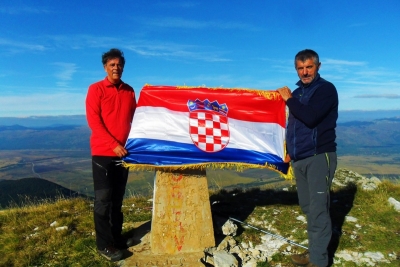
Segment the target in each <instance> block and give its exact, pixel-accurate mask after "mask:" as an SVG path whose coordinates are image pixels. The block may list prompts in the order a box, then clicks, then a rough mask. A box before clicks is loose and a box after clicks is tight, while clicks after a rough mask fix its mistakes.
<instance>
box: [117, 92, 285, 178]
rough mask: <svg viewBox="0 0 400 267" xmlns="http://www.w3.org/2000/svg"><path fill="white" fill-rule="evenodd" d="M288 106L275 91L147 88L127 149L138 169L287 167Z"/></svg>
mask: <svg viewBox="0 0 400 267" xmlns="http://www.w3.org/2000/svg"><path fill="white" fill-rule="evenodd" d="M285 125H286V115H285V102H284V101H283V100H282V98H281V97H280V95H279V94H278V93H277V92H275V91H262V90H250V89H221V88H204V87H176V86H148V85H146V86H144V87H143V89H142V91H141V92H140V97H139V101H138V105H137V108H136V111H135V116H134V119H133V122H132V127H131V131H130V133H129V136H128V140H127V142H126V145H125V148H126V149H127V150H128V155H127V156H126V157H124V158H123V160H124V162H125V163H126V164H127V165H128V166H129V167H132V168H135V166H136V167H139V166H140V167H151V168H156V167H170V168H181V167H183V168H184V167H196V166H198V167H204V166H218V165H220V166H222V167H224V166H233V165H238V166H241V167H249V168H254V167H258V168H259V167H265V168H269V169H273V170H277V171H279V172H282V173H285V174H286V173H287V170H288V164H286V163H284V162H283V158H284V153H285V152H284V141H285Z"/></svg>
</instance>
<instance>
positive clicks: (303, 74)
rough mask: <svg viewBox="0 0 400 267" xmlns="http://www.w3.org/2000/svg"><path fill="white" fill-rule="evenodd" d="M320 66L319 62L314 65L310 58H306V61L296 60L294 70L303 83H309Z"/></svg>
mask: <svg viewBox="0 0 400 267" xmlns="http://www.w3.org/2000/svg"><path fill="white" fill-rule="evenodd" d="M320 66H321V63H320V62H319V63H318V65H316V64H315V63H314V60H313V59H312V58H309V59H306V61H301V60H296V71H297V75H298V76H299V78H300V80H301V82H302V83H303V84H304V85H309V84H310V83H311V82H312V81H313V80H314V79H315V76H317V73H318V70H319V67H320Z"/></svg>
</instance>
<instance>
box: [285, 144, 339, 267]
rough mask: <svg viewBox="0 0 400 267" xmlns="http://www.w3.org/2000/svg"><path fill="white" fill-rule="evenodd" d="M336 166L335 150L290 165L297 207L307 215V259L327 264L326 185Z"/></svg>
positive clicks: (328, 215) (327, 217)
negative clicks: (294, 183) (297, 198)
mask: <svg viewBox="0 0 400 267" xmlns="http://www.w3.org/2000/svg"><path fill="white" fill-rule="evenodd" d="M336 165H337V156H336V152H329V153H323V154H318V155H315V156H312V157H308V158H306V159H303V160H298V161H296V162H294V163H293V164H292V166H293V171H294V175H295V178H296V185H297V195H298V197H299V203H300V207H301V210H302V211H303V212H304V213H305V214H306V215H307V233H308V247H309V252H310V261H311V262H312V263H314V264H316V265H318V266H327V265H328V260H329V258H328V245H329V242H330V239H331V235H332V222H331V217H330V214H329V207H330V192H329V190H330V186H331V184H332V179H333V175H334V174H335V170H336Z"/></svg>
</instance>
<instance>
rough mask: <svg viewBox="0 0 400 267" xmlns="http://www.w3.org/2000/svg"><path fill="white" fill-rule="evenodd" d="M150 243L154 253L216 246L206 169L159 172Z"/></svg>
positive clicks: (157, 174)
mask: <svg viewBox="0 0 400 267" xmlns="http://www.w3.org/2000/svg"><path fill="white" fill-rule="evenodd" d="M153 201H154V202H153V218H152V223H151V232H150V244H151V252H152V253H154V254H178V253H191V252H202V251H203V250H204V249H205V248H206V247H213V246H215V239H214V230H213V224H212V217H211V208H210V202H209V194H208V186H207V179H206V171H205V170H204V171H200V170H184V171H182V170H179V171H157V172H156V178H155V186H154V197H153Z"/></svg>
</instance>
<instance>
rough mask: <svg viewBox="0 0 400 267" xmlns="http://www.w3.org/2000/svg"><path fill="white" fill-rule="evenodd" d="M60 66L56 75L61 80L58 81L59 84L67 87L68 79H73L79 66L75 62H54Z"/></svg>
mask: <svg viewBox="0 0 400 267" xmlns="http://www.w3.org/2000/svg"><path fill="white" fill-rule="evenodd" d="M53 65H56V66H58V67H59V68H60V70H59V71H57V72H56V73H55V75H54V76H55V77H56V78H57V79H59V80H60V81H59V82H57V85H58V86H60V87H67V86H68V81H70V80H72V75H73V74H74V73H75V72H76V70H77V67H76V64H74V63H65V62H56V63H53Z"/></svg>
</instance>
